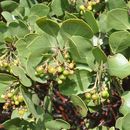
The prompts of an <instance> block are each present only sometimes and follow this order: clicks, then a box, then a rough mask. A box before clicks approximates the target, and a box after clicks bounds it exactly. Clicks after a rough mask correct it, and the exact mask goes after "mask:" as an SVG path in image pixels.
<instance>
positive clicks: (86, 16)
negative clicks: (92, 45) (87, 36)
mask: <svg viewBox="0 0 130 130" xmlns="http://www.w3.org/2000/svg"><path fill="white" fill-rule="evenodd" d="M83 19H84V20H85V21H86V22H87V23H88V25H89V26H90V27H91V29H92V30H93V32H94V34H96V33H98V32H99V28H98V24H97V21H96V19H95V18H94V15H93V13H92V12H91V11H86V12H85V13H84V14H83Z"/></svg>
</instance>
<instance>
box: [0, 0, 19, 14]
mask: <svg viewBox="0 0 130 130" xmlns="http://www.w3.org/2000/svg"><path fill="white" fill-rule="evenodd" d="M0 4H1V7H2V9H3V10H5V11H8V12H12V11H14V10H15V9H16V8H17V7H18V3H16V2H15V1H12V0H4V1H2V2H1V3H0Z"/></svg>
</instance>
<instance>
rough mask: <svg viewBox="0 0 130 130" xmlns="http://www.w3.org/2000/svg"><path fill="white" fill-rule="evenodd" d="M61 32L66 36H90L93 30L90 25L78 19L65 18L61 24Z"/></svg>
mask: <svg viewBox="0 0 130 130" xmlns="http://www.w3.org/2000/svg"><path fill="white" fill-rule="evenodd" d="M61 33H62V35H63V36H67V37H68V38H70V37H71V36H82V37H86V38H92V36H93V31H92V29H91V28H90V26H89V25H88V24H87V23H85V22H84V21H83V20H80V19H68V20H65V21H64V22H63V23H62V25H61Z"/></svg>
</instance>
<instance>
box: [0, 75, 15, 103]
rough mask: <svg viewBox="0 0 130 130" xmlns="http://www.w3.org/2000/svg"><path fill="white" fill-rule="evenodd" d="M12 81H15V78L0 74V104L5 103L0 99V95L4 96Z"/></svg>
mask: <svg viewBox="0 0 130 130" xmlns="http://www.w3.org/2000/svg"><path fill="white" fill-rule="evenodd" d="M14 81H17V79H16V77H14V76H12V75H9V74H5V73H0V103H2V102H5V100H4V99H3V98H1V95H2V94H5V92H6V90H7V89H8V88H9V87H10V85H11V84H12V83H13V82H14Z"/></svg>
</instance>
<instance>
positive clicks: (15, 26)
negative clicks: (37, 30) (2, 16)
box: [9, 21, 29, 38]
mask: <svg viewBox="0 0 130 130" xmlns="http://www.w3.org/2000/svg"><path fill="white" fill-rule="evenodd" d="M9 31H10V33H11V34H12V35H13V36H17V37H19V38H21V37H24V36H25V35H26V34H28V33H29V30H28V27H27V26H26V25H25V24H24V22H22V21H19V23H17V22H11V23H10V24H9Z"/></svg>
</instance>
